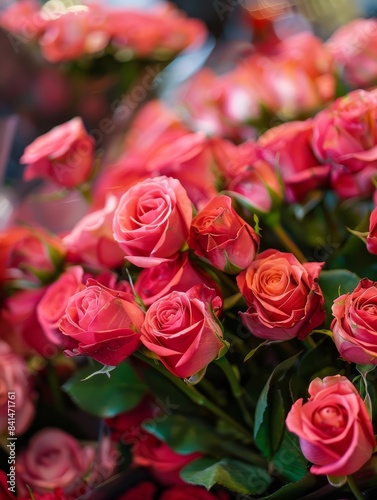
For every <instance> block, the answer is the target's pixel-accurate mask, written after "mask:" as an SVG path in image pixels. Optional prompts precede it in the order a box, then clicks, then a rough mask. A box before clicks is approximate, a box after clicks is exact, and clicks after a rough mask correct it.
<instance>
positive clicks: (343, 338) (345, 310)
mask: <svg viewBox="0 0 377 500" xmlns="http://www.w3.org/2000/svg"><path fill="white" fill-rule="evenodd" d="M376 307H377V283H373V282H372V281H370V280H369V279H368V278H364V279H362V280H361V281H360V282H359V284H358V285H357V287H356V288H355V289H354V290H353V292H349V293H345V294H343V295H341V296H340V297H338V298H337V299H335V300H334V304H333V306H332V313H333V316H334V319H333V321H332V323H331V329H332V331H333V338H334V342H335V345H336V347H337V349H338V351H339V353H340V355H341V356H342V358H344V359H346V360H347V361H351V362H353V363H360V364H373V365H377V313H376V311H377V308H376Z"/></svg>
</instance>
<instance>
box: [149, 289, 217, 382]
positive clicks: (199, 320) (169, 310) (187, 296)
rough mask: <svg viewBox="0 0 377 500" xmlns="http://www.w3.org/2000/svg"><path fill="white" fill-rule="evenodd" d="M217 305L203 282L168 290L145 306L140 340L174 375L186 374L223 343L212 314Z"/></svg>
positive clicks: (204, 364) (198, 368)
mask: <svg viewBox="0 0 377 500" xmlns="http://www.w3.org/2000/svg"><path fill="white" fill-rule="evenodd" d="M220 307H221V299H220V297H218V296H216V292H215V290H213V289H210V288H207V287H206V286H204V285H200V286H195V287H192V288H190V290H188V291H187V292H171V293H170V294H168V295H165V296H164V297H162V298H161V299H159V300H157V301H156V302H154V304H152V305H151V306H150V307H149V309H148V310H147V312H146V315H145V321H144V324H143V326H142V329H141V341H142V343H143V344H144V346H145V347H147V348H148V349H149V350H150V351H151V352H152V353H154V354H156V355H157V356H158V357H159V359H160V361H161V363H162V364H163V365H164V366H165V367H166V368H167V369H168V370H169V371H170V372H171V373H173V375H176V376H177V377H180V378H189V377H191V376H192V375H195V374H196V373H198V372H199V371H201V370H203V369H204V368H206V367H207V365H208V364H209V363H210V362H211V361H213V360H214V359H215V358H216V357H217V355H218V353H219V351H220V350H221V348H222V347H223V341H222V328H221V325H220V323H219V322H218V321H217V319H216V318H215V316H214V314H213V312H214V311H216V310H218V309H219V308H220Z"/></svg>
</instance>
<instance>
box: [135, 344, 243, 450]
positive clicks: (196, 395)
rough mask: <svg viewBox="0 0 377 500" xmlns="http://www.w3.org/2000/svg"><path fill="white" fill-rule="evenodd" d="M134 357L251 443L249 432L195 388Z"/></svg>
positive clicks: (145, 360) (140, 355) (149, 360)
mask: <svg viewBox="0 0 377 500" xmlns="http://www.w3.org/2000/svg"><path fill="white" fill-rule="evenodd" d="M134 356H136V357H137V358H139V359H141V360H142V361H144V362H145V363H147V364H148V365H150V366H152V367H153V368H155V369H156V370H158V371H159V372H160V373H162V374H163V375H164V376H165V377H166V378H167V379H168V380H170V382H172V383H173V384H174V385H176V386H177V387H178V388H179V389H181V391H182V392H183V393H184V394H186V396H188V397H189V398H190V399H191V401H194V403H196V404H197V405H199V406H203V407H204V408H207V410H209V411H210V412H211V413H213V414H215V415H216V416H217V417H219V418H220V419H221V420H223V421H224V422H227V423H228V424H229V425H231V426H232V427H234V428H235V429H237V431H238V432H239V433H240V434H241V435H242V436H244V437H245V438H246V439H247V441H248V442H252V436H251V432H250V431H248V430H247V429H245V428H244V427H243V426H242V425H241V424H239V422H237V420H234V419H233V418H232V417H231V416H229V415H228V414H227V413H225V412H224V411H223V410H222V409H221V408H219V407H218V406H217V405H215V404H214V403H212V401H210V400H209V399H207V398H206V397H205V396H204V395H203V394H201V393H200V392H199V391H198V390H197V389H195V387H193V386H192V385H188V384H186V383H185V382H183V380H182V379H180V378H178V377H176V376H175V375H173V374H172V373H170V372H169V371H168V370H167V369H166V368H164V367H163V366H161V365H160V364H159V363H155V362H154V361H152V360H151V359H149V358H147V357H146V356H144V355H143V354H141V353H139V352H136V353H134Z"/></svg>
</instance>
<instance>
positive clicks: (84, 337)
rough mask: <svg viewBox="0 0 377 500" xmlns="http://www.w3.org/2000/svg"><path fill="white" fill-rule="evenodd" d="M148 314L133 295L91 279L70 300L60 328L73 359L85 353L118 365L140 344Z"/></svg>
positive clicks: (108, 363)
mask: <svg viewBox="0 0 377 500" xmlns="http://www.w3.org/2000/svg"><path fill="white" fill-rule="evenodd" d="M143 321H144V313H143V312H142V310H141V309H140V307H139V306H138V305H137V304H136V303H135V301H134V299H133V297H132V295H130V294H129V293H126V292H121V291H118V290H112V289H110V288H107V287H106V286H104V285H101V284H100V283H99V282H98V281H95V280H93V279H89V280H88V282H87V285H86V288H85V289H84V290H82V291H81V292H78V293H76V294H75V295H73V296H72V297H70V299H69V300H68V303H67V307H66V311H65V315H64V316H63V317H62V319H61V322H60V329H61V331H62V332H63V334H64V335H66V336H67V337H68V338H69V339H70V343H71V346H70V349H69V350H67V351H66V354H67V355H69V356H73V355H78V354H83V355H87V356H90V357H92V358H93V359H96V360H97V361H99V362H100V363H103V364H104V365H111V366H115V365H118V364H119V363H120V362H121V361H123V360H124V359H125V358H126V357H127V356H129V355H130V354H132V353H133V352H134V351H135V350H136V349H137V348H138V347H139V344H140V333H139V332H140V328H141V325H142V323H143Z"/></svg>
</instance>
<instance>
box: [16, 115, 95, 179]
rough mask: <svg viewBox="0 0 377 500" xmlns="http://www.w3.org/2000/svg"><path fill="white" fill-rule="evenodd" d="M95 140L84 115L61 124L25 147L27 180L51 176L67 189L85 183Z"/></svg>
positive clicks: (24, 159) (90, 165)
mask: <svg viewBox="0 0 377 500" xmlns="http://www.w3.org/2000/svg"><path fill="white" fill-rule="evenodd" d="M93 159H94V140H93V138H92V137H91V136H90V135H88V133H87V132H86V130H85V127H84V124H83V122H82V120H81V118H79V117H76V118H72V120H70V121H68V122H66V123H63V124H62V125H58V126H56V127H54V128H53V129H51V130H50V131H49V132H47V133H46V134H44V135H41V136H40V137H38V138H37V139H35V141H34V142H32V143H31V144H29V146H27V147H26V148H25V151H24V154H23V155H22V157H21V159H20V162H21V163H24V164H26V169H25V172H24V179H25V180H27V181H29V180H31V179H35V178H39V177H41V178H45V179H50V180H52V181H53V182H55V183H57V184H59V185H60V186H64V187H66V188H73V187H75V186H78V185H80V184H82V183H83V182H85V181H86V180H87V179H88V177H89V175H90V174H91V171H92V165H93Z"/></svg>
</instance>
